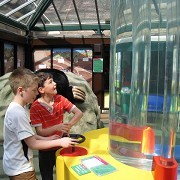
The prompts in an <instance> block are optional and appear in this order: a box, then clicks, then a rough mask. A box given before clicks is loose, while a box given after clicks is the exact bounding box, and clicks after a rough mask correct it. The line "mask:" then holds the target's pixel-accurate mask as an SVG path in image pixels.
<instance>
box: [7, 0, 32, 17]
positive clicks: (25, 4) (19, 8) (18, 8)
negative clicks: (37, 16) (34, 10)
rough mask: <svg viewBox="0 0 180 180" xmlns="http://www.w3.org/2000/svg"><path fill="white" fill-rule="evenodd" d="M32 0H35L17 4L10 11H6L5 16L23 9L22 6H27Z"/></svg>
mask: <svg viewBox="0 0 180 180" xmlns="http://www.w3.org/2000/svg"><path fill="white" fill-rule="evenodd" d="M34 1H35V0H30V1H28V2H26V3H24V4H22V5H20V6H18V7H17V8H15V9H13V10H12V11H10V12H8V13H6V14H5V16H10V15H12V14H14V13H16V12H17V11H19V10H21V9H23V8H24V7H26V6H28V5H29V4H32V3H33V2H34Z"/></svg>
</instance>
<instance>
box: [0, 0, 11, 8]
mask: <svg viewBox="0 0 180 180" xmlns="http://www.w3.org/2000/svg"><path fill="white" fill-rule="evenodd" d="M9 1H11V0H4V1H2V2H0V7H1V6H3V5H5V4H6V3H8V2H9Z"/></svg>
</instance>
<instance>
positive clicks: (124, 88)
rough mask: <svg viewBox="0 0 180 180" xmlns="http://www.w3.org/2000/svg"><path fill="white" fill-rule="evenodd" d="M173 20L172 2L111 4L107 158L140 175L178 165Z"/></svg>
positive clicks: (178, 74) (179, 35) (178, 37)
mask: <svg viewBox="0 0 180 180" xmlns="http://www.w3.org/2000/svg"><path fill="white" fill-rule="evenodd" d="M179 17H180V2H179V1H177V0H165V1H163V2H162V1H154V0H153V1H152V0H138V1H137V0H126V1H124V0H112V5H111V56H110V57H111V67H110V85H111V86H110V106H109V107H110V108H109V110H110V116H109V117H110V125H109V152H110V154H111V155H112V156H113V157H115V158H116V159H118V160H120V161H121V162H123V163H126V164H128V165H132V166H135V167H139V168H141V169H148V170H151V166H152V158H153V156H161V158H162V161H163V162H164V160H167V159H168V160H169V159H171V158H173V157H175V158H176V160H177V161H179V160H180V155H179V154H180V151H179V153H178V149H179V145H180V143H179V139H178V138H179V136H178V134H179V120H180V119H179V109H180V108H179V94H180V82H179V79H180V60H179V59H180V26H179V25H178V24H179V23H180V19H179ZM179 150H180V149H179Z"/></svg>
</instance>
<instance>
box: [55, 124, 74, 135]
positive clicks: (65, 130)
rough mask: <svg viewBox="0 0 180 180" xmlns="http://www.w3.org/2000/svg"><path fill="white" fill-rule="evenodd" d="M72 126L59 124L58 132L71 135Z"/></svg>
mask: <svg viewBox="0 0 180 180" xmlns="http://www.w3.org/2000/svg"><path fill="white" fill-rule="evenodd" d="M70 129H71V126H70V124H69V123H60V124H58V129H57V130H58V131H62V132H63V133H69V131H70Z"/></svg>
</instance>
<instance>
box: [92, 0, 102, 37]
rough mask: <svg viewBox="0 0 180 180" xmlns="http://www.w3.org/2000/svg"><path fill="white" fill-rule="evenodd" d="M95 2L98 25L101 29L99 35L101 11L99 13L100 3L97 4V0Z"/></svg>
mask: <svg viewBox="0 0 180 180" xmlns="http://www.w3.org/2000/svg"><path fill="white" fill-rule="evenodd" d="M94 2H95V7H96V14H97V20H98V25H99V29H98V31H97V33H98V34H101V25H100V18H99V11H98V3H97V0H94Z"/></svg>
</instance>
